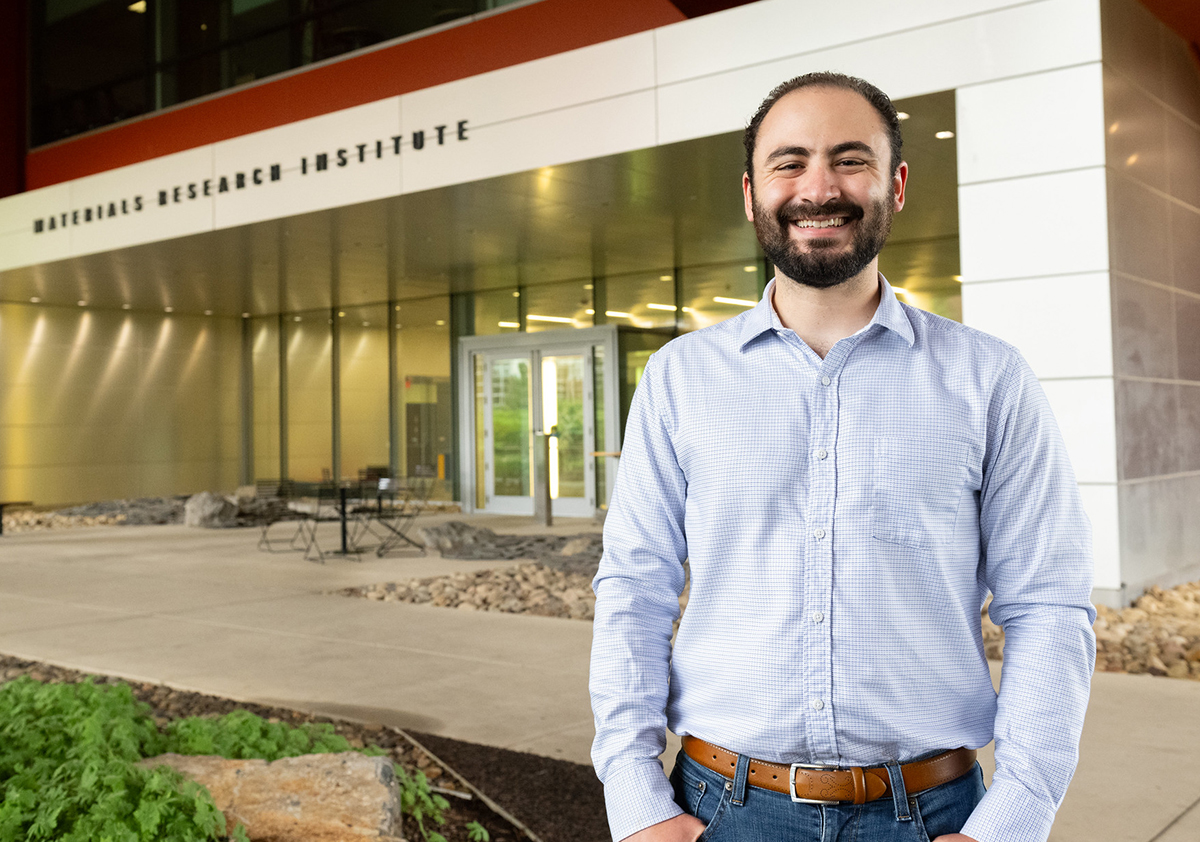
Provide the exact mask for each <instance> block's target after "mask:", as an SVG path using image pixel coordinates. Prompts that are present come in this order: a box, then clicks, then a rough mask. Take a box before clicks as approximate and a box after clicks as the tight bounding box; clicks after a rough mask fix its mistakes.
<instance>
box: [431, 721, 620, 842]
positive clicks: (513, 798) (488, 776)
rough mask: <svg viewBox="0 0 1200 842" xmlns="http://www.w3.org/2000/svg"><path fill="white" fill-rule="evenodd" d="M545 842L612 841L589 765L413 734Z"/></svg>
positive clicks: (599, 788) (599, 786)
mask: <svg viewBox="0 0 1200 842" xmlns="http://www.w3.org/2000/svg"><path fill="white" fill-rule="evenodd" d="M411 733H412V735H413V737H415V738H416V739H417V741H418V742H419V743H421V745H423V746H425V747H426V748H428V749H429V750H430V751H432V752H433V753H434V754H436V755H437V756H438V757H440V758H441V759H442V760H444V761H445V762H446V763H449V764H450V765H451V766H452V767H454V769H455V770H457V771H458V773H459V774H460V775H462V776H463V777H465V778H466V779H467V780H469V781H470V782H471V783H472V784H474V785H475V786H476V787H478V788H479V789H480V790H482V791H483V792H484V793H486V794H487V795H488V796H489V797H490V798H492V799H493V800H494V801H496V802H497V803H499V804H502V805H504V808H505V809H506V810H508V811H509V812H511V813H512V814H513V815H514V816H516V818H517V819H519V820H520V821H521V822H522V823H523V824H525V825H527V826H528V827H529V829H530V830H532V831H533V832H534V833H535V834H537V836H538V837H539V838H540V839H542V840H543V842H608V840H609V839H611V837H610V836H609V832H608V820H607V819H606V818H605V813H604V787H603V785H602V784H601V783H600V780H599V778H597V777H596V772H595V770H594V769H592V767H591V766H583V765H581V764H579V763H571V762H569V761H566V760H555V759H554V758H550V757H541V756H539V755H536V754H525V753H523V752H519V751H509V750H508V749H503V748H492V747H491V746H481V745H476V744H475V743H465V742H461V741H459V740H451V739H449V738H447V737H439V736H436V735H434V734H422V733H420V732H417V731H413V732H411Z"/></svg>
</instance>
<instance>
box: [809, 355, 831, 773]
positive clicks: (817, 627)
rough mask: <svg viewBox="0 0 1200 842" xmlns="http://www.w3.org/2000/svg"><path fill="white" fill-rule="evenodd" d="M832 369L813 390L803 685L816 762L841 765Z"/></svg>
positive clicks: (821, 373)
mask: <svg viewBox="0 0 1200 842" xmlns="http://www.w3.org/2000/svg"><path fill="white" fill-rule="evenodd" d="M833 364H834V361H832V360H830V359H829V358H828V357H827V358H826V360H825V364H824V365H823V366H822V370H820V371H818V373H817V377H816V378H815V382H814V386H813V401H812V409H813V412H812V416H811V418H812V429H811V436H812V438H811V439H810V441H813V442H820V446H819V447H816V448H814V449H813V450H812V451H810V452H811V453H812V454H813V456H814V457H815V460H816V464H815V465H814V469H813V470H812V471H811V472H810V482H809V493H808V501H807V502H808V505H807V506H806V509H807V513H808V518H809V521H808V522H809V524H810V526H809V541H808V552H806V553H805V557H806V562H807V563H806V566H805V577H804V578H805V584H804V593H805V605H804V611H805V615H806V616H808V617H809V618H811V620H812V621H811V622H809V623H805V624H804V626H803V628H802V630H801V635H802V639H803V640H804V651H805V655H806V662H805V668H804V684H805V691H806V695H807V696H808V700H809V715H808V716H806V717H805V720H806V721H807V728H806V730H807V736H808V743H809V746H810V747H811V749H812V752H813V755H814V757H813V760H814V761H816V762H822V761H826V762H827V761H830V760H832V761H836V759H837V757H838V753H837V740H836V736H835V734H834V730H833V717H832V716H830V715H829V714H830V712H831V710H830V709H829V708H828V705H829V704H831V702H832V687H833V680H832V651H833V641H832V636H831V629H830V624H829V623H826V622H824V620H825V617H826V615H827V612H828V610H829V606H830V605H831V604H832V599H833V594H832V588H833V535H832V530H833V512H834V495H835V491H836V488H837V485H836V482H837V466H836V464H835V463H834V461H833V460H832V459H830V458H829V456H830V453H831V450H832V446H833V445H834V444H835V443H836V441H837V432H838V397H837V391H838V390H837V387H836V375H835V374H833V369H832V368H831V366H832V365H833Z"/></svg>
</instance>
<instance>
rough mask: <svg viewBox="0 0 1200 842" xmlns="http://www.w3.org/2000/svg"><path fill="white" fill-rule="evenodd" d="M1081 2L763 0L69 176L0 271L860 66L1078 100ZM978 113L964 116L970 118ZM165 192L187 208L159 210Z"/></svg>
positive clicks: (560, 157)
mask: <svg viewBox="0 0 1200 842" xmlns="http://www.w3.org/2000/svg"><path fill="white" fill-rule="evenodd" d="M1097 2H1098V0H1035V2H1024V3H1013V2H1011V0H906V2H904V3H896V2H894V0H863V2H861V3H859V4H858V6H857V7H856V8H855V10H854V14H846V10H845V8H844V7H842V6H839V5H837V4H831V5H830V4H826V5H821V4H813V3H798V2H795V0H764V2H760V3H755V4H751V5H747V6H741V7H738V8H735V9H730V10H728V11H725V12H722V13H719V14H715V15H709V16H705V17H700V18H697V19H695V20H689V21H683V22H681V23H678V24H673V25H671V26H668V27H663V28H661V29H658V30H655V31H652V32H645V33H640V34H637V35H632V36H629V37H627V38H619V39H615V40H613V41H609V42H605V43H602V44H596V45H594V46H590V47H585V48H582V49H579V50H574V51H571V52H567V53H561V54H559V55H555V56H549V57H547V58H543V59H538V60H537V61H531V62H528V63H526V64H522V65H517V66H514V67H508V68H504V69H502V70H497V71H494V72H491V73H485V74H481V75H479V76H474V77H471V78H468V79H462V80H459V81H456V82H452V83H449V84H446V85H440V86H438V87H436V88H431V89H428V90H424V91H417V92H414V93H411V94H406V95H404V96H403V97H398V98H396V97H393V98H390V99H387V100H382V101H380V102H376V103H370V104H368V105H364V106H360V107H357V108H351V109H346V110H344V111H340V112H336V113H333V114H328V115H323V116H321V117H316V118H313V119H310V120H305V121H301V122H298V123H295V124H292V125H287V126H280V127H278V128H274V129H269V130H267V131H263V132H257V133H255V134H253V135H249V136H246V137H242V138H237V139H234V140H230V141H225V142H222V143H218V144H214V145H210V146H206V147H200V148H197V149H194V150H190V151H189V152H186V153H180V155H179V156H167V157H164V158H162V159H159V160H157V161H147V162H144V163H141V164H136V165H133V166H131V167H124V168H122V169H121V170H119V171H114V172H113V173H108V174H102V175H100V176H91V177H89V178H85V179H79V180H78V181H77V182H74V183H72V185H71V186H70V187H69V192H68V199H67V201H66V202H65V203H64V202H63V201H62V200H61V198H59V194H57V193H53V194H52V193H48V192H46V191H35V192H32V193H25V194H21V195H17V196H13V197H9V198H7V199H4V200H0V269H7V268H11V267H15V266H25V265H31V264H36V263H42V262H47V261H50V260H56V259H60V258H62V257H67V256H71V255H78V254H86V253H89V252H94V251H99V250H102V249H111V248H116V247H120V246H124V245H130V244H133V243H141V242H149V241H152V240H156V239H165V238H169V237H176V236H180V235H182V234H193V233H198V232H200V231H206V230H212V229H214V228H221V227H225V226H231V225H240V224H244V223H248V222H253V221H261V220H265V219H273V218H278V217H283V216H291V215H294V214H297V213H302V212H305V211H311V210H317V209H320V208H329V207H335V206H338V205H345V204H351V203H357V202H362V201H365V200H367V199H374V198H380V197H383V196H389V195H398V194H400V193H402V192H409V191H415V190H425V189H429V188H431V187H438V186H444V185H450V184H458V183H464V182H467V181H474V180H478V179H482V178H489V177H492V176H497V175H503V174H507V173H511V172H517V171H522V170H528V169H534V168H537V167H542V166H551V165H554V164H560V163H565V162H568V161H575V160H581V159H585V158H591V157H596V156H601V155H609V154H614V153H619V152H626V151H631V150H634V149H641V148H645V147H648V146H652V145H654V144H656V143H671V142H674V141H678V140H683V139H687V138H692V137H699V136H704V135H711V134H718V133H722V132H726V131H732V130H736V129H739V128H741V127H742V125H743V124H744V122H745V120H746V118H747V117H748V116H749V114H750V112H751V111H753V109H754V108H755V107H756V105H757V104H758V102H759V101H760V100H761V99H762V97H763V96H765V94H766V93H767V92H768V91H769V90H770V89H771V88H772V87H774V86H775V85H776V84H778V83H779V82H780V81H782V80H783V79H785V78H787V77H788V76H790V75H794V74H796V73H800V72H804V71H807V70H812V69H816V68H832V69H837V70H843V71H847V72H851V73H857V74H861V75H863V76H865V77H867V78H869V79H872V80H873V81H875V82H876V83H878V84H879V85H880V86H881V87H883V88H884V89H885V90H887V91H888V92H889V93H890V94H891V95H892V96H894V97H904V96H911V95H915V94H921V93H928V92H931V91H940V90H948V89H953V88H962V87H963V86H967V85H982V84H986V83H995V85H996V88H995V92H996V93H997V94H998V95H1000V96H1001V97H1002V98H1003V97H1004V96H1005V95H1006V94H1005V92H1006V91H1007V92H1008V94H1007V95H1008V96H1009V98H1010V99H1012V98H1015V97H1017V95H1018V94H1019V93H1020V92H1022V91H1025V92H1028V91H1030V90H1037V88H1036V84H1037V83H1034V82H1030V81H1028V80H1026V81H1021V80H1020V79H1019V78H1014V77H1021V76H1026V77H1028V76H1029V75H1030V74H1042V82H1044V83H1045V84H1047V85H1050V86H1051V87H1050V88H1047V89H1046V90H1050V91H1058V92H1059V93H1063V92H1066V93H1071V92H1075V93H1077V92H1078V84H1079V79H1078V78H1076V77H1073V76H1070V75H1069V74H1071V73H1087V72H1093V71H1088V70H1086V69H1085V70H1082V71H1080V70H1078V69H1074V70H1072V69H1069V68H1075V66H1076V65H1081V64H1087V63H1092V62H1097V61H1098V60H1099V57H1100V29H1099V13H1098V10H1097ZM1068 33H1069V35H1068ZM1054 71H1058V73H1059V74H1060V75H1058V76H1056V75H1055V74H1054ZM1061 74H1068V75H1061ZM1006 86H1009V87H1006ZM1055 86H1057V87H1055ZM1085 87H1086V86H1085ZM1087 96H1088V97H1091V94H1090V93H1088V94H1087ZM1052 99H1054V100H1055V101H1060V97H1058V96H1054V97H1052ZM397 100H399V102H397ZM1024 100H1025V102H1026V105H1027V106H1029V107H1034V108H1035V110H1036V109H1040V111H1038V114H1039V115H1040V116H1039V117H1038V118H1037V119H1040V120H1042V121H1045V122H1047V123H1048V124H1049V123H1053V122H1054V120H1055V119H1058V125H1060V126H1061V127H1065V128H1066V129H1067V130H1068V133H1070V132H1071V131H1074V132H1075V133H1076V134H1077V135H1078V134H1079V133H1080V132H1079V131H1078V130H1079V127H1080V126H1081V125H1082V121H1083V120H1084V116H1083V115H1086V114H1090V113H1091V112H1092V111H1093V110H1094V108H1093V107H1092V104H1091V102H1090V100H1088V99H1086V98H1085V101H1075V100H1073V99H1072V96H1067V97H1066V98H1065V100H1063V101H1065V102H1066V103H1067V104H1066V105H1065V106H1064V107H1063V108H1061V109H1055V108H1052V107H1048V106H1047V105H1045V101H1044V100H1045V97H1044V95H1040V96H1034V97H1030V96H1024ZM968 105H969V104H968ZM960 107H963V106H961V105H960ZM1060 111H1061V112H1063V113H1064V114H1066V115H1067V116H1065V117H1064V116H1062V115H1060V114H1059V112H1060ZM464 119H465V120H467V121H468V124H469V128H468V133H467V134H468V138H469V139H468V140H465V141H458V140H457V139H454V140H452V141H448V142H446V143H444V144H442V145H440V146H438V145H435V144H432V143H431V142H430V140H429V136H430V133H431V132H432V130H433V128H434V127H435V126H438V125H446V126H449V127H451V129H452V128H453V127H454V126H456V124H457V121H459V120H464ZM987 119H988V117H987V115H980V116H979V117H978V121H979V122H980V124H981V125H982V124H983V123H984V122H986V120H987ZM999 128H1000V130H1001V131H1000V134H1003V129H1004V128H1005V127H1004V126H1000V127H999ZM417 130H424V131H425V132H426V134H427V141H426V146H425V148H424V149H422V150H420V151H416V150H413V149H412V148H411V146H409V145H406V146H405V147H404V148H403V149H402V152H401V154H400V155H399V156H395V155H393V156H392V157H391V158H390V159H389V158H388V157H387V156H386V155H385V156H383V157H382V158H378V159H375V160H365V161H363V162H358V161H357V160H351V161H349V162H348V163H347V165H346V166H344V167H341V168H333V166H332V165H331V169H330V170H327V171H325V172H322V173H311V172H310V174H309V175H307V176H301V175H299V168H300V158H302V157H306V156H310V157H311V156H315V155H316V154H317V153H318V152H322V151H323V152H326V153H327V154H329V155H330V156H331V157H332V156H334V155H335V154H336V151H337V150H338V149H346V150H347V151H348V153H349V155H351V156H356V155H357V149H356V146H357V144H360V143H366V144H368V145H369V146H370V148H369V151H368V152H367V155H368V156H370V154H371V152H373V151H374V146H373V145H374V143H375V141H377V140H383V141H385V142H386V141H388V140H390V138H391V137H392V136H393V135H394V134H400V135H402V136H404V137H406V138H408V137H410V136H411V133H412V132H413V131H417ZM985 134H996V133H995V132H992V131H988V132H985ZM980 142H981V143H982V141H980ZM408 143H409V141H408V140H407V139H406V140H405V144H408ZM965 151H967V152H970V151H971V150H970V148H968V149H966V150H965ZM963 152H964V150H963V148H961V147H960V156H961V155H962V154H963ZM988 152H989V150H987V149H984V148H983V147H980V148H979V150H978V153H979V154H978V161H979V162H985V161H990V160H991V159H990V157H989V154H986V153H988ZM1027 152H1028V150H1027ZM1071 154H1072V156H1074V157H1075V158H1076V159H1078V156H1079V154H1080V151H1079V150H1073V151H1072V153H1071ZM1090 155H1091V153H1090V152H1086V154H1084V157H1089V156H1090ZM397 157H398V159H399V160H398V161H397ZM1064 157H1065V156H1064ZM272 163H279V164H280V165H281V173H282V177H281V179H280V180H279V181H278V182H268V183H266V184H258V185H253V186H250V185H248V186H247V187H245V188H243V189H241V190H238V189H236V188H235V189H233V190H231V191H230V192H229V193H220V194H217V195H215V196H207V197H206V196H202V195H201V196H197V197H196V198H191V197H190V194H189V191H190V190H192V189H193V188H192V185H202V184H203V182H204V180H205V179H216V178H219V177H221V176H222V175H224V176H225V177H227V178H233V177H235V175H236V173H238V172H242V173H244V174H246V175H247V177H249V176H250V175H251V174H252V173H253V172H254V170H255V168H266V167H269V166H270V165H271V164H272ZM310 165H311V160H310ZM981 165H984V166H990V164H981ZM1002 165H1003V164H1002V162H1001V163H1000V164H997V166H1002ZM1080 165H1081V164H1079V163H1078V160H1076V162H1075V164H1073V166H1080ZM1065 168H1067V167H1066V165H1064V169H1065ZM993 169H994V167H993ZM1018 169H1021V170H1022V171H1021V173H1020V174H1021V175H1027V174H1030V172H1032V171H1030V170H1028V167H1025V168H1024V169H1022V167H1020V166H1019V167H1018ZM989 172H990V171H989ZM981 177H987V178H992V177H998V176H994V175H991V174H988V175H986V176H981ZM175 187H180V188H181V190H182V191H183V193H182V195H183V196H184V197H185V199H186V200H185V201H182V202H175V201H174V192H173V191H174V188H175ZM162 189H168V190H170V191H172V192H171V197H172V201H171V202H170V203H168V205H167V206H165V207H160V206H158V205H157V197H158V191H159V190H162ZM985 193H986V191H985ZM133 195H141V196H142V197H143V202H144V203H146V208H145V210H144V211H143V212H142V213H141V215H140V216H139V217H137V219H136V220H134V221H130V220H124V219H120V218H115V219H114V220H112V221H111V224H110V221H109V220H106V221H105V225H104V226H103V227H102V226H100V225H93V226H92V227H91V228H88V229H86V230H78V231H77V230H76V228H78V226H74V227H72V228H71V229H70V234H69V235H68V236H66V237H63V236H60V235H59V234H58V233H57V232H56V233H54V234H48V233H43V234H37V235H35V234H34V233H33V220H34V219H37V218H42V217H44V216H45V215H46V214H47V213H49V212H50V211H49V210H47V208H48V207H49V206H50V205H53V206H54V207H55V208H61V210H59V211H58V212H60V213H61V212H62V211H72V210H75V209H77V208H84V207H86V205H78V204H77V203H78V202H80V201H93V200H95V201H96V202H97V203H101V202H103V203H104V204H105V207H106V208H107V203H108V202H109V201H112V200H113V199H120V198H121V197H123V196H133ZM980 195H981V196H983V197H984V198H986V196H984V194H980ZM969 198H970V197H968V200H969ZM64 205H65V206H64ZM1077 222H1078V226H1080V227H1082V228H1086V229H1088V230H1090V228H1089V226H1090V222H1088V221H1084V220H1080V221H1077ZM1081 242H1082V241H1081ZM1104 268H1105V267H1104V266H1102V265H1093V266H1092V267H1091V269H1092V270H1102V269H1104ZM1043 271H1045V270H1043Z"/></svg>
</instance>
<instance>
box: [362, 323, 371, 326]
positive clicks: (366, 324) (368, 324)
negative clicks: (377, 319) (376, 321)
mask: <svg viewBox="0 0 1200 842" xmlns="http://www.w3.org/2000/svg"><path fill="white" fill-rule="evenodd" d="M370 326H371V323H370V322H363V327H370Z"/></svg>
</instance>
